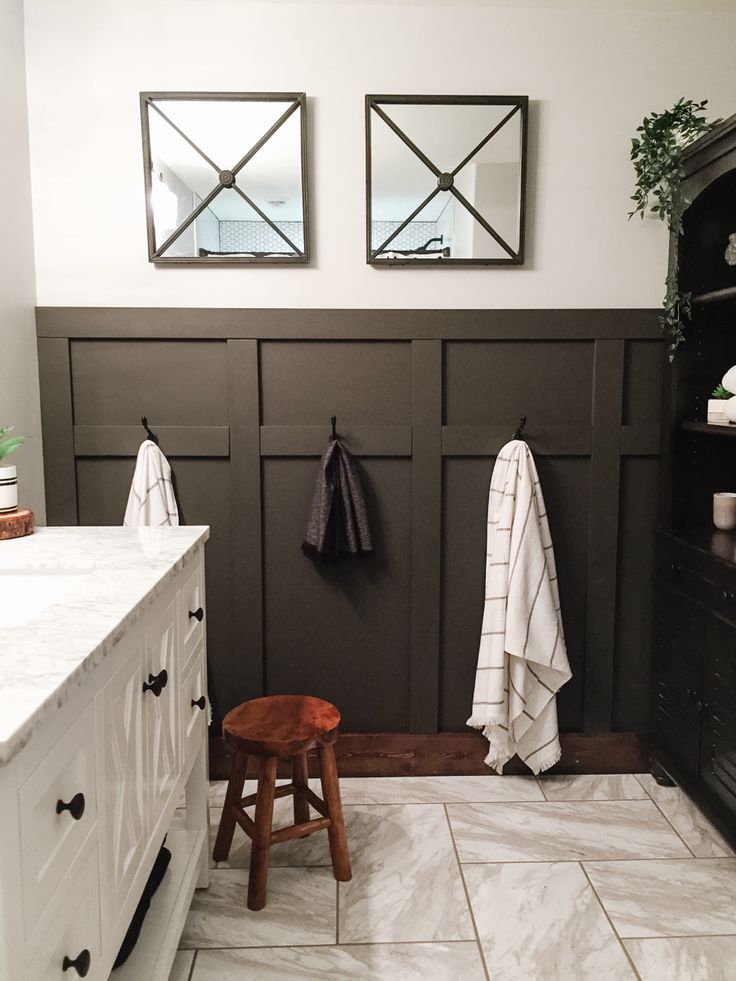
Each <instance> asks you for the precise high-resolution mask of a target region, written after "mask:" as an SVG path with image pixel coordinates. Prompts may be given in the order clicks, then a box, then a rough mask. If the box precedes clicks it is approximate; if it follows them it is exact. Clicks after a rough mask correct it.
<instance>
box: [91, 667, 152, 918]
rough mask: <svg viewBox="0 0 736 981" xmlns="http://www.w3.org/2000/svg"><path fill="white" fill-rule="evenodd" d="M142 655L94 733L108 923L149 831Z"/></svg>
mask: <svg viewBox="0 0 736 981" xmlns="http://www.w3.org/2000/svg"><path fill="white" fill-rule="evenodd" d="M142 667H143V652H142V650H141V648H137V649H136V650H135V651H134V652H133V653H131V656H130V657H129V658H128V660H127V661H126V662H125V664H123V666H122V667H121V668H120V670H119V671H118V672H117V674H116V675H115V676H114V677H113V678H112V679H111V680H110V681H109V682H108V684H107V685H106V687H105V689H104V691H103V692H102V695H101V717H100V718H99V723H100V724H99V725H98V727H97V731H98V732H99V733H101V737H102V741H103V748H102V752H101V753H99V754H98V760H101V761H103V766H102V767H101V768H100V769H99V770H98V784H99V785H100V786H101V787H102V799H101V810H102V813H101V818H102V823H101V833H102V836H103V841H102V854H103V862H104V865H103V875H104V878H103V881H104V882H105V889H104V890H103V892H102V894H103V902H104V903H105V906H106V914H107V915H106V918H105V919H106V921H108V922H111V923H114V922H116V920H117V917H118V914H119V912H120V907H121V906H122V904H123V902H124V900H125V897H126V896H127V894H128V891H129V889H130V887H131V885H132V882H133V879H134V878H135V875H136V872H137V871H138V866H139V864H140V862H141V859H142V857H143V852H144V850H145V846H146V842H147V837H146V832H147V830H148V828H147V823H146V807H145V794H144V786H145V785H144V773H145V768H144V755H143V751H144V745H143V696H142V692H141V687H142V684H143V671H142Z"/></svg>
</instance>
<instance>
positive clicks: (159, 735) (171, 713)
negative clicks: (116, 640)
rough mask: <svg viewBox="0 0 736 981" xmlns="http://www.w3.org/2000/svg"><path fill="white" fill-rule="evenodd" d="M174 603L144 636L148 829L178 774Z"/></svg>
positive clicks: (172, 791) (174, 785)
mask: <svg viewBox="0 0 736 981" xmlns="http://www.w3.org/2000/svg"><path fill="white" fill-rule="evenodd" d="M175 609H176V603H170V604H169V605H168V606H167V607H166V610H165V612H164V613H163V615H162V616H161V618H160V620H159V621H158V622H157V624H156V626H155V627H153V628H152V630H151V631H150V632H149V634H148V636H147V638H146V668H145V675H146V685H145V686H144V687H145V691H144V703H145V716H146V757H147V761H148V807H149V815H150V821H151V824H150V827H151V830H152V831H153V829H154V828H155V826H156V823H157V822H158V820H159V818H160V816H161V814H162V813H163V811H164V809H165V808H166V805H167V803H168V801H169V798H170V797H171V795H172V794H173V793H174V790H175V789H176V784H177V780H178V778H179V732H178V727H179V715H178V705H177V689H178V685H179V679H178V663H177V661H178V652H177V648H176V633H177V632H176V622H175Z"/></svg>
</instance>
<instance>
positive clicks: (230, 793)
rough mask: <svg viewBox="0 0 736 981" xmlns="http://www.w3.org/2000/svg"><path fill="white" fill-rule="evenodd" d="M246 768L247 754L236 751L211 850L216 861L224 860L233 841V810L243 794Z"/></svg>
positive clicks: (238, 804) (238, 805)
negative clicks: (218, 825) (213, 845)
mask: <svg viewBox="0 0 736 981" xmlns="http://www.w3.org/2000/svg"><path fill="white" fill-rule="evenodd" d="M247 769H248V756H247V754H246V753H236V754H235V756H233V762H232V767H231V769H230V779H229V780H228V784H227V791H226V792H225V804H224V805H223V808H222V817H221V818H220V827H219V828H218V829H217V838H216V839H215V847H214V850H213V852H212V858H213V859H214V860H215V861H216V862H224V861H225V860H226V859H227V857H228V855H229V854H230V847H231V845H232V843H233V833H234V832H235V812H234V810H233V808H234V807H240V799H241V797H242V796H243V785H244V783H245V771H246V770H247Z"/></svg>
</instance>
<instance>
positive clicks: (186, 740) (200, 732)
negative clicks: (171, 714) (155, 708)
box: [180, 644, 210, 773]
mask: <svg viewBox="0 0 736 981" xmlns="http://www.w3.org/2000/svg"><path fill="white" fill-rule="evenodd" d="M203 699H204V701H202V700H203ZM209 714H210V706H209V700H208V697H207V668H206V665H205V658H204V644H202V645H201V646H200V648H199V650H198V651H197V652H196V654H195V655H194V657H193V658H192V660H191V662H190V664H189V665H188V666H187V669H186V673H185V675H184V678H183V679H182V684H181V709H180V715H181V720H182V766H183V770H184V772H185V773H187V772H188V770H189V765H190V764H191V763H192V761H193V760H194V758H195V757H196V755H197V753H198V752H199V750H200V748H201V746H202V743H203V741H204V738H205V733H206V731H207V723H208V720H209Z"/></svg>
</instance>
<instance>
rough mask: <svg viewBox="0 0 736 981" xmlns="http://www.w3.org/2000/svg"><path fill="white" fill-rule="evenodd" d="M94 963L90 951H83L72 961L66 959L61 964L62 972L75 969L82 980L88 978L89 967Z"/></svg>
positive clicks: (68, 958)
mask: <svg viewBox="0 0 736 981" xmlns="http://www.w3.org/2000/svg"><path fill="white" fill-rule="evenodd" d="M91 963H92V958H91V957H90V954H89V951H88V950H86V949H85V950H83V951H82V953H81V954H77V956H76V957H75V958H74V960H72V959H71V958H70V957H66V956H65V957H64V960H63V961H62V963H61V969H62V971H68V970H69V968H70V967H73V968H74V970H75V971H76V972H77V974H78V976H79V977H80V978H86V977H87V975H88V974H89V966H90V964H91Z"/></svg>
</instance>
